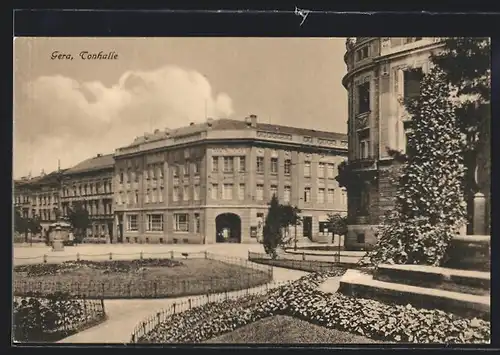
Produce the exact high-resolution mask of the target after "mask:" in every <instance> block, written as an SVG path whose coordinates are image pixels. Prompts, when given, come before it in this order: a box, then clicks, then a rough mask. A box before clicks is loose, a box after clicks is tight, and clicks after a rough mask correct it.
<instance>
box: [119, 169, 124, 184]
mask: <svg viewBox="0 0 500 355" xmlns="http://www.w3.org/2000/svg"><path fill="white" fill-rule="evenodd" d="M118 180H119V182H120V184H123V170H120V175H119V177H118Z"/></svg>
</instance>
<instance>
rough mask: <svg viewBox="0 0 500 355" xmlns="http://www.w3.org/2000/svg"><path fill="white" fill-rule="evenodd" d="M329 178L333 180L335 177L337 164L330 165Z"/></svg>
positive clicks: (328, 167)
mask: <svg viewBox="0 0 500 355" xmlns="http://www.w3.org/2000/svg"><path fill="white" fill-rule="evenodd" d="M327 170H328V178H329V179H333V178H334V177H335V164H328V166H327Z"/></svg>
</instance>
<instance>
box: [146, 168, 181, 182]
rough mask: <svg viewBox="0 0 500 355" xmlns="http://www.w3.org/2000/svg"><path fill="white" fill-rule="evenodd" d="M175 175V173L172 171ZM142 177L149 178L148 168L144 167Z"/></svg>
mask: <svg viewBox="0 0 500 355" xmlns="http://www.w3.org/2000/svg"><path fill="white" fill-rule="evenodd" d="M174 175H175V173H174ZM144 179H145V180H149V169H148V167H146V169H144Z"/></svg>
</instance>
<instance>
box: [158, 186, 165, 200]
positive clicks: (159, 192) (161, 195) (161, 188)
mask: <svg viewBox="0 0 500 355" xmlns="http://www.w3.org/2000/svg"><path fill="white" fill-rule="evenodd" d="M163 193H164V192H163V187H160V189H159V190H158V202H160V203H162V202H163Z"/></svg>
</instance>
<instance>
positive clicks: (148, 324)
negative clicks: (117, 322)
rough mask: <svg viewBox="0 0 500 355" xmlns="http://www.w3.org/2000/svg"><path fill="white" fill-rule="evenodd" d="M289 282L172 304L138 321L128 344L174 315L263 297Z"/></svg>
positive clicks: (139, 340) (268, 284) (137, 341)
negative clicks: (212, 305)
mask: <svg viewBox="0 0 500 355" xmlns="http://www.w3.org/2000/svg"><path fill="white" fill-rule="evenodd" d="M291 282H292V281H282V282H275V281H273V282H270V283H267V284H265V285H262V286H258V287H255V288H251V289H245V290H238V291H233V292H223V293H217V294H211V295H210V294H207V295H203V296H198V297H193V298H188V299H186V300H183V301H177V302H174V303H172V304H171V305H169V306H168V307H166V308H163V309H160V310H158V311H157V312H155V313H154V314H152V315H150V316H148V317H146V318H145V319H143V320H142V321H140V322H139V323H138V324H137V326H136V327H135V328H134V330H133V332H132V334H131V339H130V342H131V343H140V342H141V339H142V338H144V337H145V336H146V335H147V334H148V333H150V332H151V331H153V330H155V328H157V327H158V326H159V325H161V324H163V323H166V322H168V320H169V318H170V317H172V316H173V315H175V314H179V313H182V312H186V311H188V310H191V309H194V308H197V307H201V306H204V305H206V304H208V303H220V302H224V301H228V300H237V299H239V298H243V297H246V296H250V295H254V296H264V295H266V294H267V293H268V292H269V290H271V289H274V288H277V287H281V286H285V285H288V284H290V283H291Z"/></svg>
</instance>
